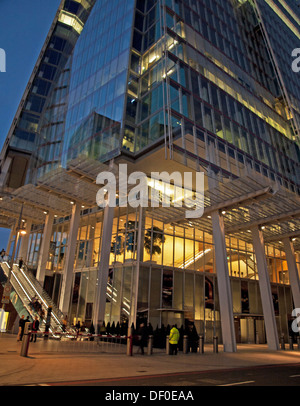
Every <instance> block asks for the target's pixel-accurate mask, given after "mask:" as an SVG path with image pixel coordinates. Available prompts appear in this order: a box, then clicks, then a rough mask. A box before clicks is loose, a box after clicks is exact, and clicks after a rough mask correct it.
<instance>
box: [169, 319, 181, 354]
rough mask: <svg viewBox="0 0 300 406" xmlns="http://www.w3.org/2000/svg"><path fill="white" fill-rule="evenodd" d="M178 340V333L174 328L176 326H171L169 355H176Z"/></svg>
mask: <svg viewBox="0 0 300 406" xmlns="http://www.w3.org/2000/svg"><path fill="white" fill-rule="evenodd" d="M179 338H180V333H179V331H178V329H177V327H176V325H173V326H172V329H171V331H170V336H169V344H170V355H173V354H175V355H177V347H178V341H179Z"/></svg>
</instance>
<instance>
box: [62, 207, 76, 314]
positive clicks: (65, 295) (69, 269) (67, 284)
mask: <svg viewBox="0 0 300 406" xmlns="http://www.w3.org/2000/svg"><path fill="white" fill-rule="evenodd" d="M80 211H81V205H80V204H79V203H75V204H74V205H73V207H72V216H71V221H70V230H69V237H68V247H67V252H66V259H65V266H64V273H63V278H62V284H61V291H60V301H59V308H60V310H61V311H62V312H63V313H66V314H67V313H68V311H69V305H70V299H71V291H72V281H73V270H74V262H75V255H76V243H77V234H78V227H79V221H80Z"/></svg>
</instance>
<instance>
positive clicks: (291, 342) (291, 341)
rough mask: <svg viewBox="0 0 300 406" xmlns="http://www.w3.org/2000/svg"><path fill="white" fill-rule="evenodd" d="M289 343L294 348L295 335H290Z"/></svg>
mask: <svg viewBox="0 0 300 406" xmlns="http://www.w3.org/2000/svg"><path fill="white" fill-rule="evenodd" d="M289 344H290V350H293V349H294V344H293V337H291V336H290V337H289Z"/></svg>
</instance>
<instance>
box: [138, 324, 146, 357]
mask: <svg viewBox="0 0 300 406" xmlns="http://www.w3.org/2000/svg"><path fill="white" fill-rule="evenodd" d="M138 336H139V349H140V350H141V354H142V355H144V353H145V352H144V347H146V346H147V341H148V334H147V329H146V326H145V324H144V323H142V324H141V325H140V328H139V330H138Z"/></svg>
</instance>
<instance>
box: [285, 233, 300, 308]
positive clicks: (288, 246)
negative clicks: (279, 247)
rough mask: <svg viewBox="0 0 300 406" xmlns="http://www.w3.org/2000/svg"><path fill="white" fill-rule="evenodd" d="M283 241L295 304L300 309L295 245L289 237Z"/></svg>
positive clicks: (299, 285)
mask: <svg viewBox="0 0 300 406" xmlns="http://www.w3.org/2000/svg"><path fill="white" fill-rule="evenodd" d="M282 241H283V244H284V251H285V254H286V260H287V264H288V270H289V278H290V285H291V289H292V295H293V300H294V305H295V308H297V309H300V282H299V274H298V268H297V263H296V258H295V251H294V245H293V243H292V241H291V240H290V239H289V238H284V239H283V240H282Z"/></svg>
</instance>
